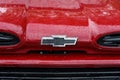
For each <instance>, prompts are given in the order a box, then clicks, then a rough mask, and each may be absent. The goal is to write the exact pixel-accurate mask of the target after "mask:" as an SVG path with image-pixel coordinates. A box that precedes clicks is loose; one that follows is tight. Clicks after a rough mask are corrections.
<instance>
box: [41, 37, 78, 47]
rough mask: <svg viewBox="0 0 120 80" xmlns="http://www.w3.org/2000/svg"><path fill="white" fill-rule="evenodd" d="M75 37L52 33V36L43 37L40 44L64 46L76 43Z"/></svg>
mask: <svg viewBox="0 0 120 80" xmlns="http://www.w3.org/2000/svg"><path fill="white" fill-rule="evenodd" d="M76 42H77V38H76V37H68V38H67V37H66V36H63V35H53V36H52V37H43V38H42V40H41V45H52V46H53V47H66V45H76Z"/></svg>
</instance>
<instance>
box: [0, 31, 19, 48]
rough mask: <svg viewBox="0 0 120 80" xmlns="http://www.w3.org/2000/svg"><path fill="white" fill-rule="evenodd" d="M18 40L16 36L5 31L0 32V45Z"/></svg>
mask: <svg viewBox="0 0 120 80" xmlns="http://www.w3.org/2000/svg"><path fill="white" fill-rule="evenodd" d="M19 42H20V40H19V38H18V37H17V36H15V35H13V34H10V33H7V32H0V46H10V45H15V44H17V43H19Z"/></svg>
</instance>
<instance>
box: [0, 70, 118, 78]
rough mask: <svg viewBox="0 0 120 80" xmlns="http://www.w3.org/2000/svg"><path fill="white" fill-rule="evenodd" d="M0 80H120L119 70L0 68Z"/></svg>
mask: <svg viewBox="0 0 120 80" xmlns="http://www.w3.org/2000/svg"><path fill="white" fill-rule="evenodd" d="M0 80H120V69H119V68H94V69H93V68H69V69H68V68H53V69H50V68H1V69H0Z"/></svg>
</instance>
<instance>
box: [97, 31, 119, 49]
mask: <svg viewBox="0 0 120 80" xmlns="http://www.w3.org/2000/svg"><path fill="white" fill-rule="evenodd" d="M97 43H98V44H100V45H102V46H106V47H119V48H120V33H117V34H110V35H106V36H104V37H101V38H100V39H99V40H98V41H97Z"/></svg>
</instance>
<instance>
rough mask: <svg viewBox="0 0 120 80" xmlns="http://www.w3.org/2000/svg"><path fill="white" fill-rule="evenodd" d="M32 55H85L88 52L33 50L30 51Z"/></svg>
mask: <svg viewBox="0 0 120 80" xmlns="http://www.w3.org/2000/svg"><path fill="white" fill-rule="evenodd" d="M28 53H30V54H71V53H75V54H85V53H87V52H86V51H82V50H31V51H28Z"/></svg>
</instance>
